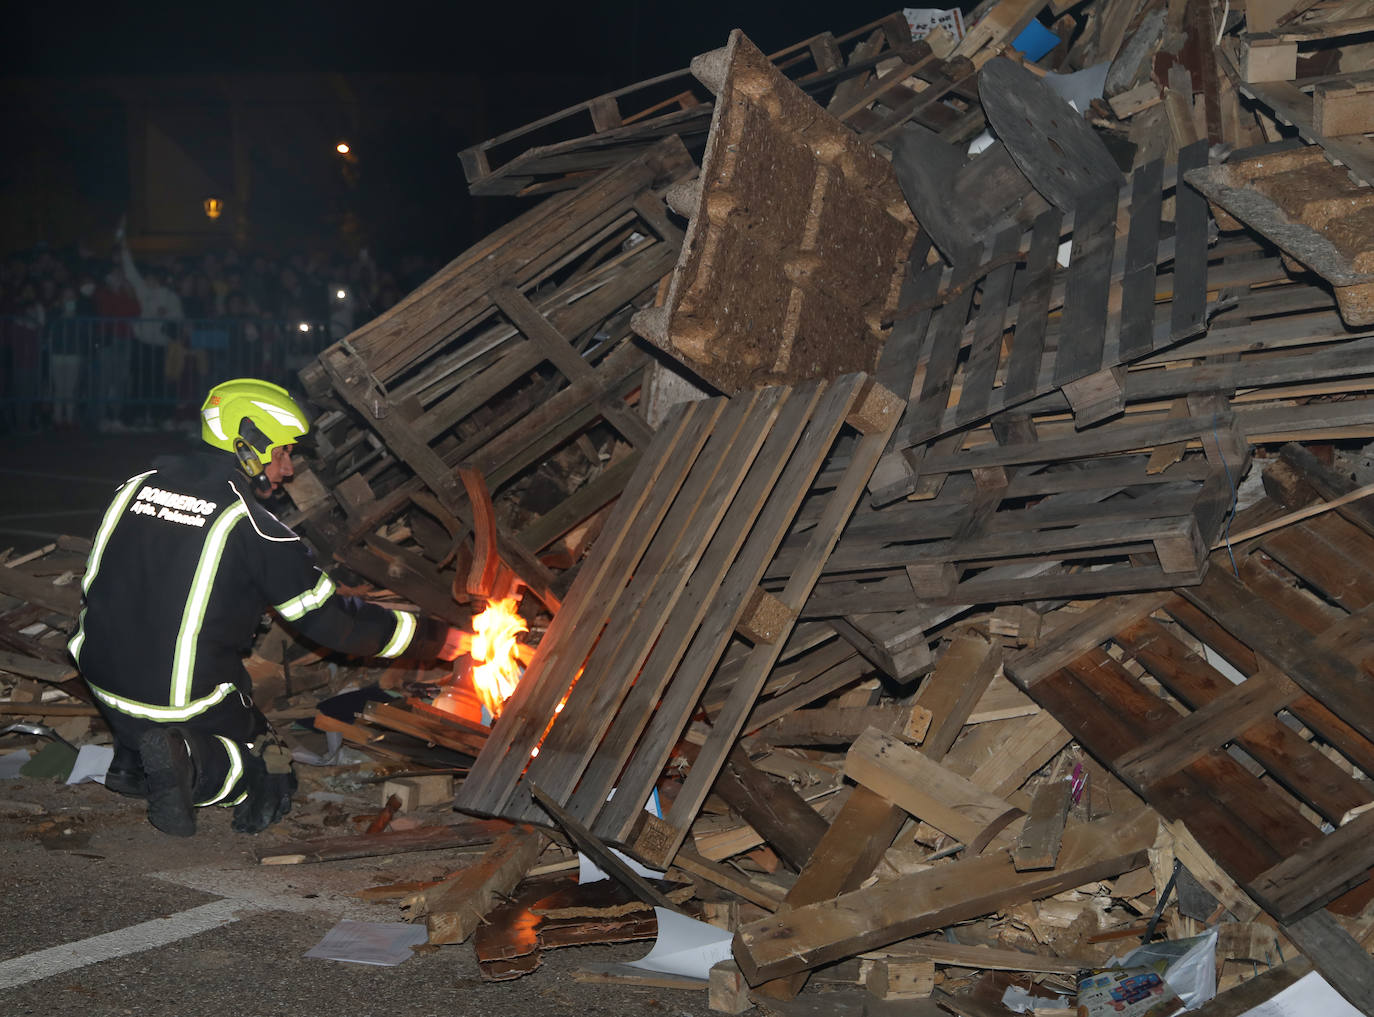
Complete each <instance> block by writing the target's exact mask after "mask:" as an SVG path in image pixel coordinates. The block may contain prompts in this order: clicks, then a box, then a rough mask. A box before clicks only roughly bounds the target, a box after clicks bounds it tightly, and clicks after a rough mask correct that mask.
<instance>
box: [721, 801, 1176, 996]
mask: <svg viewBox="0 0 1374 1017" xmlns="http://www.w3.org/2000/svg"><path fill="white" fill-rule="evenodd" d="M1155 828H1156V820H1155V817H1154V816H1153V814H1151V813H1150V812H1149V811H1148V810H1145V811H1141V812H1136V813H1133V814H1130V815H1118V816H1112V817H1109V818H1107V819H1103V820H1099V821H1097V822H1094V823H1085V824H1083V825H1081V826H1077V827H1074V828H1072V829H1071V830H1069V831H1068V832H1066V833H1065V835H1064V844H1063V848H1062V850H1061V852H1060V859H1059V865H1058V867H1057V868H1055V869H1053V870H1050V871H1047V872H1044V871H1042V872H1024V873H1022V872H1017V871H1016V869H1015V868H1013V867H1012V864H1011V860H1010V858H1008V856H1007V855H1006V853H1005V852H996V853H993V854H989V855H984V856H982V857H978V858H970V859H967V860H963V861H958V862H952V863H948V864H944V865H937V866H934V867H933V868H931V869H929V870H927V871H924V872H919V873H916V874H914V875H910V876H903V877H899V878H897V879H892V880H884V881H882V882H879V883H877V884H875V885H873V886H871V887H869V888H867V889H863V890H857V891H855V892H853V893H847V894H843V895H841V896H839V897H836V898H834V899H832V900H828V901H823V902H820V903H817V904H811V905H808V906H806V907H803V908H797V909H795V910H792V911H788V912H783V913H779V914H777V915H774V916H772V917H770V918H766V919H761V920H759V921H757V922H751V923H749V924H748V925H745V926H743V927H742V928H741V929H740V930H739V931H738V932H737V933H736V934H735V939H734V944H733V946H734V956H735V959H736V961H737V962H738V963H739V965H740V968H741V969H742V970H743V971H744V973H745V976H746V977H747V978H748V979H749V981H750V983H751V984H752V983H757V982H758V981H760V980H762V979H767V978H776V977H779V976H782V975H788V974H792V973H795V972H797V971H802V970H806V969H809V968H813V967H816V966H817V965H819V964H825V963H828V962H830V961H834V960H839V959H841V958H843V957H848V956H852V955H853V954H856V953H861V952H863V951H865V950H873V949H876V948H878V947H881V946H885V945H886V944H888V943H894V942H897V941H898V940H900V939H905V938H907V937H909V936H914V935H919V934H920V933H922V932H928V931H930V930H932V929H939V928H944V927H945V926H947V925H952V924H954V923H956V922H961V921H967V920H969V919H972V918H977V917H979V916H980V915H985V914H988V913H990V912H993V911H997V910H1000V909H1003V908H1006V907H1010V906H1012V905H1014V904H1017V903H1020V902H1022V901H1026V900H1033V899H1036V898H1040V897H1046V896H1049V895H1051V894H1054V893H1058V892H1059V891H1060V890H1066V889H1070V888H1072V887H1075V886H1081V885H1083V884H1084V883H1086V882H1089V881H1091V880H1094V879H1105V878H1109V877H1111V876H1116V875H1120V874H1121V873H1122V872H1127V871H1129V870H1131V869H1134V868H1138V867H1139V866H1140V865H1142V864H1144V860H1145V854H1146V851H1147V849H1148V848H1149V847H1150V846H1151V845H1152V844H1153V843H1154V838H1155Z"/></svg>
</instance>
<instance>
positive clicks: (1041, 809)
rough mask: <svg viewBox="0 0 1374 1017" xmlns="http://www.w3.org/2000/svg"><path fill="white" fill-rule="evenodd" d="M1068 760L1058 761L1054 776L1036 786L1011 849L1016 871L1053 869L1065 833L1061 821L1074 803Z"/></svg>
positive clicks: (1066, 816)
mask: <svg viewBox="0 0 1374 1017" xmlns="http://www.w3.org/2000/svg"><path fill="white" fill-rule="evenodd" d="M1070 763H1071V760H1069V759H1065V760H1063V761H1061V762H1060V764H1059V765H1058V767H1056V768H1055V772H1054V775H1053V776H1052V777H1051V778H1050V779H1049V780H1047V781H1045V782H1044V783H1043V784H1041V785H1040V787H1039V788H1037V789H1036V792H1035V797H1034V798H1032V799H1031V807H1030V812H1028V813H1027V814H1026V822H1025V824H1024V825H1023V826H1022V827H1021V834H1020V836H1018V837H1017V838H1016V844H1015V845H1014V846H1013V847H1012V849H1011V862H1012V865H1014V866H1015V867H1016V871H1017V872H1025V871H1027V870H1028V869H1052V868H1054V864H1055V860H1056V859H1057V858H1058V857H1059V846H1060V842H1061V839H1062V838H1063V836H1064V823H1065V821H1066V820H1067V819H1068V818H1069V809H1070V807H1071V806H1072V805H1073V797H1072V792H1073V782H1072V780H1071V779H1070V777H1071V773H1070V771H1071V769H1072V767H1071V765H1070Z"/></svg>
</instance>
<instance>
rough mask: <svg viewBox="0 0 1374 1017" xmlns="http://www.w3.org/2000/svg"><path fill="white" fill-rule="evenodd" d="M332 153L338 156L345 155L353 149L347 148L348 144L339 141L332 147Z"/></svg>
mask: <svg viewBox="0 0 1374 1017" xmlns="http://www.w3.org/2000/svg"><path fill="white" fill-rule="evenodd" d="M334 151H336V152H338V153H339V154H340V155H347V154H348V153H349V152H351V151H353V149H351V148H350V147H349V145H348V142H346V141H341V142H339V143H338V144H337V145H335V146H334Z"/></svg>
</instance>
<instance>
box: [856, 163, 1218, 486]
mask: <svg viewBox="0 0 1374 1017" xmlns="http://www.w3.org/2000/svg"><path fill="white" fill-rule="evenodd" d="M1206 160H1207V150H1206V144H1205V143H1202V142H1200V143H1198V144H1196V145H1193V146H1190V147H1189V148H1187V149H1185V150H1184V151H1183V152H1182V153H1180V156H1179V166H1180V167H1181V168H1182V169H1183V171H1185V172H1186V171H1187V169H1188V168H1189V167H1191V166H1195V165H1205V163H1206ZM1169 182H1170V183H1172V180H1171V181H1169ZM1165 189H1166V182H1165V176H1164V167H1163V165H1162V164H1161V163H1159V162H1155V163H1150V164H1149V165H1146V166H1143V167H1141V168H1140V169H1139V170H1137V171H1136V173H1135V175H1134V177H1133V178H1132V181H1131V184H1130V196H1129V198H1121V201H1122V203H1121V204H1120V205H1119V204H1118V201H1119V197H1120V196H1119V195H1118V194H1117V193H1116V192H1115V191H1114V190H1112V189H1102V190H1099V191H1098V192H1096V193H1095V194H1093V195H1091V196H1090V197H1088V198H1085V199H1083V201H1082V203H1081V204H1080V206H1079V207H1078V209H1077V211H1076V212H1075V213H1074V215H1073V222H1072V228H1071V234H1072V237H1073V250H1072V253H1071V256H1070V260H1069V265H1068V268H1067V269H1066V270H1062V271H1061V270H1060V269H1059V268H1058V265H1057V262H1056V256H1057V252H1058V250H1059V244H1060V239H1061V236H1062V235H1063V233H1064V232H1065V223H1064V218H1063V215H1062V213H1060V212H1059V211H1058V210H1055V209H1051V210H1050V211H1047V212H1045V213H1043V214H1042V215H1041V216H1039V217H1038V218H1037V219H1036V221H1035V223H1034V226H1033V227H1032V229H1031V230H1030V232H1029V235H1028V236H1026V235H1023V231H1022V228H1021V226H1020V225H1019V224H1013V225H1010V226H1008V227H1007V228H1006V229H1004V230H1003V231H1002V232H1000V233H998V234H997V235H996V236H995V237H994V238H993V239H992V240H991V241H990V243H989V244H988V245H987V247H986V249H985V248H984V247H983V246H982V245H975V246H973V247H972V248H971V249H970V250H968V251H967V252H965V253H963V254H962V255H961V256H960V257H958V258H957V259H956V261H955V263H954V264H953V266H952V267H950V268H949V269H948V270H946V269H945V268H944V267H943V265H941V264H939V263H937V264H935V265H931V266H929V267H927V268H926V269H925V270H924V273H923V277H922V278H921V279H919V280H915V281H913V282H912V285H911V288H910V292H913V293H918V294H926V295H927V296H925V298H924V300H923V301H922V302H921V303H918V304H917V305H915V306H908V307H906V308H904V310H903V312H902V313H903V314H904V315H906V316H909V317H913V318H917V319H918V320H917V321H916V323H915V328H916V329H917V330H918V331H919V332H920V334H919V335H916V336H908V337H907V338H906V339H905V343H906V344H907V345H908V346H910V347H914V349H915V350H916V351H917V352H916V354H915V356H914V358H913V359H912V360H911V361H910V362H911V363H912V364H913V365H914V371H913V373H912V375H911V378H910V393H911V403H910V407H909V408H908V410H907V413H906V415H905V416H904V417H903V419H902V423H901V424H900V425H899V426H898V430H897V433H896V435H895V436H894V438H893V448H892V451H891V452H890V453H889V454H888V455H887V456H885V457H884V459H883V462H882V463H881V464H880V466H879V468H878V470H877V471H876V472H875V474H874V479H873V482H872V484H871V485H870V490H871V491H872V494H873V498H874V501H875V503H877V504H882V503H886V502H890V501H892V500H893V499H895V498H898V497H901V496H903V495H906V494H910V493H911V492H912V491H913V490H915V487H916V469H915V468H914V467H913V460H915V461H919V459H920V456H921V455H922V454H923V453H922V452H921V451H919V447H920V446H923V445H925V444H926V443H928V442H930V441H932V440H933V439H936V438H938V437H940V436H941V435H944V434H949V433H951V432H953V431H956V430H958V429H962V428H966V427H968V426H969V425H971V424H975V423H978V422H981V421H982V420H984V419H986V418H987V417H989V416H991V415H993V414H995V413H999V412H1002V411H1004V410H1008V409H1011V408H1014V407H1016V406H1018V405H1019V404H1021V403H1024V402H1027V401H1029V400H1032V399H1034V398H1036V397H1037V396H1041V395H1044V394H1046V393H1048V392H1051V391H1053V390H1056V389H1058V390H1060V391H1062V392H1063V393H1064V395H1065V397H1066V398H1067V399H1068V400H1069V403H1070V405H1071V406H1073V408H1074V411H1075V417H1076V419H1077V420H1078V422H1079V423H1080V424H1083V425H1086V424H1090V423H1093V422H1095V421H1097V420H1101V419H1103V418H1104V417H1106V416H1110V415H1112V414H1114V413H1116V412H1119V411H1120V409H1121V408H1122V405H1123V403H1124V394H1123V392H1122V389H1121V375H1122V372H1121V371H1120V365H1122V364H1125V363H1128V362H1130V361H1132V360H1137V359H1140V358H1143V357H1147V356H1149V355H1150V354H1151V353H1154V352H1155V351H1156V350H1159V349H1162V348H1164V347H1167V346H1169V345H1171V344H1174V343H1177V342H1179V341H1181V340H1183V339H1186V338H1188V337H1191V336H1194V335H1197V334H1198V333H1200V332H1202V331H1203V330H1204V329H1205V311H1206V298H1207V287H1208V282H1207V262H1208V259H1207V242H1208V215H1207V207H1206V201H1205V200H1204V199H1203V198H1202V197H1201V196H1200V195H1199V194H1197V192H1195V191H1192V190H1191V189H1190V188H1188V187H1186V186H1185V187H1183V188H1182V189H1176V192H1177V193H1176V197H1175V207H1176V209H1177V212H1176V216H1177V222H1178V226H1177V230H1176V235H1175V236H1173V237H1168V238H1164V237H1163V236H1162V233H1161V229H1160V226H1161V219H1160V216H1161V207H1162V201H1163V196H1164V191H1165ZM1122 217H1125V218H1127V219H1128V220H1129V221H1128V224H1127V226H1126V228H1125V230H1124V231H1118V228H1117V223H1118V221H1119V220H1120V219H1121V218H1122ZM1119 233H1120V234H1121V235H1120V236H1119V235H1118V234H1119ZM1171 261H1172V262H1173V264H1174V266H1175V268H1174V271H1173V272H1172V273H1168V274H1167V276H1166V275H1165V274H1164V273H1161V271H1160V269H1161V266H1162V265H1164V264H1165V263H1167V262H1171ZM1166 278H1167V280H1168V284H1167V288H1164V289H1163V290H1162V292H1161V287H1162V286H1163V285H1164V283H1165V279H1166ZM975 296H976V297H977V300H975ZM1161 296H1163V297H1166V298H1167V302H1166V303H1160V298H1161ZM924 312H929V313H928V315H925V314H924ZM922 318H923V319H924V320H922ZM1008 332H1009V334H1008ZM879 370H880V372H881V371H882V370H883V368H881V367H880V369H879ZM885 377H886V375H885ZM912 450H917V451H912Z"/></svg>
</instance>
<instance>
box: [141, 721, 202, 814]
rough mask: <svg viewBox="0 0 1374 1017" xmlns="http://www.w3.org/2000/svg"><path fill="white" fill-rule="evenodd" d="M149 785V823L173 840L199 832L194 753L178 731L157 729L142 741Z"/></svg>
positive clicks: (144, 768) (147, 732)
mask: <svg viewBox="0 0 1374 1017" xmlns="http://www.w3.org/2000/svg"><path fill="white" fill-rule="evenodd" d="M138 754H139V755H140V756H142V757H143V770H144V773H145V774H146V775H147V785H148V822H150V823H152V824H153V825H154V826H155V827H157V828H158V829H159V830H161V831H162V832H163V833H169V834H171V835H172V836H173V837H190V836H191V835H192V834H194V833H195V832H196V811H195V806H194V805H193V804H192V799H191V789H192V787H194V785H195V782H196V770H195V764H194V763H193V762H192V761H191V753H190V750H189V749H188V748H187V747H186V740H185V739H184V738H183V737H182V735H181V729H180V728H176V727H155V728H152V729H150V730H148V731H146V732H144V734H143V736H142V737H141V738H139V740H138Z"/></svg>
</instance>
